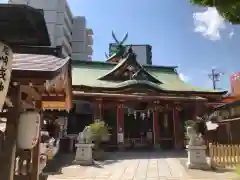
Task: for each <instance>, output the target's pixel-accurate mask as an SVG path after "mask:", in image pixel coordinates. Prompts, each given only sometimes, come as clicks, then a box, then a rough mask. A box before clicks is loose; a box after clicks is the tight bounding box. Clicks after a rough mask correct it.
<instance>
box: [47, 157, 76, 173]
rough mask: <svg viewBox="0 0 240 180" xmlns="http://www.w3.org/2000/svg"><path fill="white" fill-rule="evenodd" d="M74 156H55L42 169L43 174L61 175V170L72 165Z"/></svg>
mask: <svg viewBox="0 0 240 180" xmlns="http://www.w3.org/2000/svg"><path fill="white" fill-rule="evenodd" d="M74 157H75V154H74V153H72V154H62V153H59V154H57V155H56V156H55V157H54V158H53V159H52V160H51V161H49V162H48V164H47V166H46V167H45V168H44V170H43V173H44V174H49V175H57V174H62V172H61V171H62V168H63V167H67V166H70V165H72V164H73V161H74Z"/></svg>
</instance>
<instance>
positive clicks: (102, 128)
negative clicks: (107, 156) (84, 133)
mask: <svg viewBox="0 0 240 180" xmlns="http://www.w3.org/2000/svg"><path fill="white" fill-rule="evenodd" d="M89 128H90V132H91V137H90V138H91V140H92V142H93V144H94V147H93V158H94V159H95V160H100V159H102V157H103V153H104V150H103V147H102V142H106V141H109V131H108V130H109V128H108V126H107V125H106V124H105V123H104V122H103V121H99V120H96V121H94V123H92V124H90V125H89Z"/></svg>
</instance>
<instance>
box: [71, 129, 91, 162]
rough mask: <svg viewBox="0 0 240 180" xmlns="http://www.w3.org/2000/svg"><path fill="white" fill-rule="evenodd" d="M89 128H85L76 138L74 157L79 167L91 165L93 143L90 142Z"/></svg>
mask: <svg viewBox="0 0 240 180" xmlns="http://www.w3.org/2000/svg"><path fill="white" fill-rule="evenodd" d="M91 136H92V135H91V131H90V127H89V126H86V127H85V128H84V130H83V132H80V133H79V135H78V138H77V141H78V143H77V144H76V147H77V151H76V156H75V162H76V163H79V164H81V165H91V164H93V157H92V148H93V143H92V141H91Z"/></svg>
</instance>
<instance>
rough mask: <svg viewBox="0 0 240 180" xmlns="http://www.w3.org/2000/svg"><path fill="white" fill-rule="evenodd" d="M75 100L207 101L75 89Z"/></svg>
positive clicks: (199, 98)
mask: <svg viewBox="0 0 240 180" xmlns="http://www.w3.org/2000/svg"><path fill="white" fill-rule="evenodd" d="M73 96H74V100H77V98H78V97H80V98H81V97H84V96H85V97H94V96H95V97H98V98H115V99H119V98H121V99H128V100H129V99H132V100H135V101H136V100H140V101H146V100H173V101H176V100H179V101H207V99H205V98H201V97H196V96H188V97H186V96H141V95H135V94H108V93H88V92H79V91H73Z"/></svg>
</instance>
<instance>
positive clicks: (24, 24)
mask: <svg viewBox="0 0 240 180" xmlns="http://www.w3.org/2000/svg"><path fill="white" fill-rule="evenodd" d="M0 29H1V33H0V40H1V41H3V42H5V43H6V44H8V45H10V46H12V45H29V46H50V45H51V43H50V39H49V35H48V30H47V26H46V22H45V19H44V14H43V10H41V9H35V8H33V7H30V6H27V5H24V4H0Z"/></svg>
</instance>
